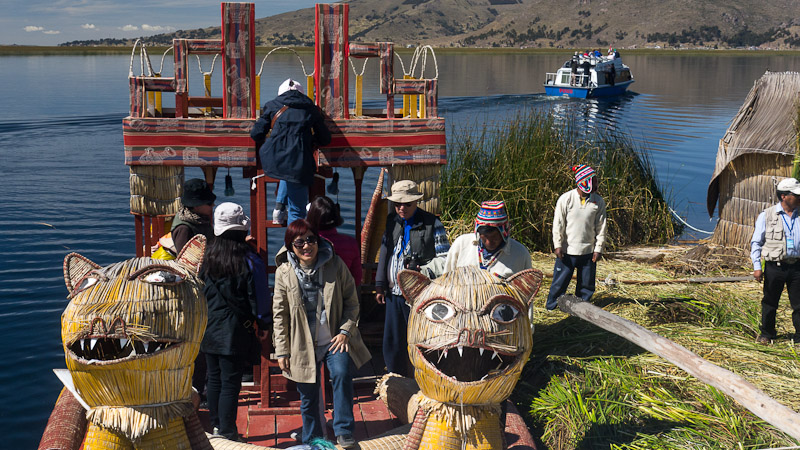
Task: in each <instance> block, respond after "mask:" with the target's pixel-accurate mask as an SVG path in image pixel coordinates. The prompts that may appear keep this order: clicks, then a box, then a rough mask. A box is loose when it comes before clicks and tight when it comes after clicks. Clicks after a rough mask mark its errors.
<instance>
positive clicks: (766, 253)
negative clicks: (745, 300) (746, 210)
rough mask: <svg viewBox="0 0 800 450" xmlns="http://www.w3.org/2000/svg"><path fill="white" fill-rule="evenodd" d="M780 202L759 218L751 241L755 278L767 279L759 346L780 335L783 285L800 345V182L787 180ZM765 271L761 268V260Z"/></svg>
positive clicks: (779, 190)
mask: <svg viewBox="0 0 800 450" xmlns="http://www.w3.org/2000/svg"><path fill="white" fill-rule="evenodd" d="M776 191H777V192H776V195H777V197H778V200H779V201H778V203H777V204H776V205H775V206H770V207H769V208H767V209H765V210H764V211H762V212H761V214H759V215H758V218H757V219H756V229H755V231H753V238H752V239H751V240H750V259H751V260H752V261H753V277H754V278H755V279H756V281H758V282H761V280H762V279H763V280H764V297H763V299H762V300H761V324H760V325H759V327H758V328H759V331H760V334H759V335H758V337H757V338H756V342H758V343H759V344H769V343H770V342H771V341H772V340H773V339H775V337H776V336H777V332H776V330H775V314H776V312H777V310H778V300H779V299H780V297H781V293H782V292H783V287H784V285H785V286H786V291H787V293H788V294H789V303H790V304H791V305H792V325H794V335H793V336H792V338H793V339H794V342H795V343H798V342H800V227H799V226H795V223H796V222H800V221H798V220H796V219H797V212H798V210H797V208H798V206H800V182H798V181H797V180H796V179H794V178H786V179H784V180H782V181H781V182H780V183H778V186H777V188H776ZM762 260H763V261H764V269H763V271H762V269H761V267H762V266H761V261H762Z"/></svg>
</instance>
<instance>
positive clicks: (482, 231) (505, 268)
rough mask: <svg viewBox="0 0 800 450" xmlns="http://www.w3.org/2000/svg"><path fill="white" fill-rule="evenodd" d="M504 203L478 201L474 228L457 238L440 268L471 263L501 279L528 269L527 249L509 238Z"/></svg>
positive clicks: (449, 269)
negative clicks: (472, 230)
mask: <svg viewBox="0 0 800 450" xmlns="http://www.w3.org/2000/svg"><path fill="white" fill-rule="evenodd" d="M510 228H511V226H510V224H509V222H508V213H507V212H506V204H505V203H504V202H502V201H490V202H483V203H481V208H480V210H478V215H477V217H475V231H474V232H472V233H466V234H462V235H461V236H459V237H457V238H456V240H455V241H454V242H453V245H452V246H450V251H449V252H447V260H446V261H445V263H444V271H445V272H449V271H451V270H455V269H456V268H457V267H466V266H475V267H480V268H481V269H484V270H488V271H489V272H491V273H493V274H494V275H497V276H499V277H502V278H508V277H510V276H511V275H514V274H515V273H517V272H519V271H521V270H525V269H530V268H531V267H532V265H531V252H530V251H528V249H527V248H526V247H525V246H524V245H522V244H521V243H520V242H519V241H517V240H516V239H513V238H511V237H510Z"/></svg>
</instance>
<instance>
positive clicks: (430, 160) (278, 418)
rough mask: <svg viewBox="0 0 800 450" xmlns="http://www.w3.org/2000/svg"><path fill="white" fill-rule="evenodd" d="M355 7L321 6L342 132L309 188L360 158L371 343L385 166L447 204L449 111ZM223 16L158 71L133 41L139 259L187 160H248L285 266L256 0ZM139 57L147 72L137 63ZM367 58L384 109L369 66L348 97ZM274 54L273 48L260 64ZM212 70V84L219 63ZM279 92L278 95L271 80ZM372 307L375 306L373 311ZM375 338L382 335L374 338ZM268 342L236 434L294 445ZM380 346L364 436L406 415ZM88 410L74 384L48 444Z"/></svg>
mask: <svg viewBox="0 0 800 450" xmlns="http://www.w3.org/2000/svg"><path fill="white" fill-rule="evenodd" d="M348 14H349V5H348V4H347V3H341V4H317V5H316V6H315V8H314V15H315V30H314V32H315V45H314V64H313V67H314V71H313V73H311V74H306V75H307V79H306V82H307V83H308V87H307V92H308V93H309V94H310V96H311V97H312V99H313V100H314V101H315V103H316V104H317V105H318V106H319V107H320V109H321V110H322V111H323V112H324V114H325V115H326V117H327V119H326V120H327V125H328V127H329V129H330V130H331V131H332V135H333V139H332V141H331V143H330V145H328V146H326V147H323V148H319V149H318V151H317V152H316V163H317V167H318V175H320V176H319V177H317V178H318V179H317V182H316V184H315V185H314V186H312V187H311V188H310V198H313V197H314V196H315V195H322V194H324V189H325V182H324V178H326V177H327V178H330V177H332V175H333V170H334V169H344V168H349V169H350V171H351V172H352V176H353V178H352V183H353V185H354V188H355V198H353V199H352V201H353V203H354V209H355V217H353V218H351V220H353V221H354V222H355V223H356V224H357V225H356V227H355V230H356V238H357V239H359V240H360V242H361V246H362V255H361V256H362V263H363V265H364V284H363V285H362V286H361V290H362V295H363V297H364V300H363V301H362V304H363V305H365V306H366V305H369V308H362V320H361V322H360V325H359V327H360V328H362V327H363V329H364V331H362V334H364V335H365V341H366V342H367V344H368V345H369V344H370V332H369V330H370V329H372V330H376V331H375V333H374V335H375V336H377V335H378V334H379V333H382V331H381V330H382V318H381V317H380V311H378V313H377V314H375V310H376V309H378V308H377V307H376V306H375V302H374V292H375V290H374V284H373V283H374V269H375V267H376V264H375V262H376V259H377V252H378V248H379V242H380V238H381V235H382V230H383V226H384V221H385V217H386V211H387V205H386V203H387V202H386V200H385V199H384V197H385V196H384V195H382V186H383V182H384V179H385V177H387V176H388V177H390V178H392V179H413V180H415V181H417V182H418V184H420V187H421V188H422V190H423V191H424V192H425V193H426V197H425V199H424V200H423V201H422V202H421V206H422V207H423V208H424V209H426V210H428V211H431V212H434V213H438V212H439V203H438V198H437V196H438V175H439V171H440V169H441V167H442V165H444V164H446V162H447V159H446V156H447V153H446V136H445V120H444V118H443V117H441V116H440V115H439V113H438V107H437V106H438V79H437V78H423V77H422V75H423V74H422V73H420V75H419V76H418V77H414V76H413V74H412V75H411V76H409V75H408V74H405V75H406V76H405V77H403V78H396V77H395V75H394V72H395V70H394V65H395V61H396V59H397V58H398V55H396V54H395V51H394V44H393V43H392V42H370V43H355V42H350V41H349V35H348ZM221 15H222V26H221V39H174V40H173V45H172V47H171V49H169V50H168V52H169V51H171V52H172V57H173V59H174V74H172V75H171V76H163V75H162V74H161V73H160V72H155V71H154V70H153V69H152V67H153V66H152V64H151V62H150V56H149V55H148V51H147V46H146V45H144V44H141V45H138V43H137V45H134V48H133V50H132V53H131V69H130V73H129V76H128V85H129V92H130V111H129V115H128V116H127V117H125V118H124V119H123V121H122V132H123V141H124V161H125V164H126V165H128V166H129V168H130V173H131V176H130V184H131V198H130V206H131V215H132V217H133V231H134V235H135V242H136V256H137V257H150V256H151V255H152V252H153V251H154V249H155V248H156V247H157V244H158V241H159V238H160V237H161V236H162V235H164V234H165V232H166V231H169V229H170V224H171V220H172V217H173V216H174V214H175V213H176V212H177V208H178V207H179V198H180V190H181V188H182V182H183V178H184V176H183V170H184V168H185V167H200V168H202V171H203V173H204V176H205V178H206V181H207V182H208V183H209V184H211V185H214V182H215V178H216V172H217V170H218V169H219V168H224V169H228V170H230V169H236V168H241V170H242V177H243V178H248V179H250V180H251V183H250V184H251V190H250V216H251V218H252V228H251V229H252V235H253V237H254V238H255V245H256V247H257V249H258V253H259V255H260V256H261V258H262V259H263V260H264V261H265V263H266V270H267V273H268V274H270V273H274V272H275V269H276V267H275V265H274V260H273V255H274V253H275V252H276V251H277V250H278V249H277V248H272V249H271V248H269V243H268V242H269V237H270V236H273V238H274V237H275V236H278V235H279V236H282V235H283V229H282V226H281V225H276V224H274V223H273V222H272V220H271V217H268V212H269V210H270V208H268V206H267V204H268V196H269V193H271V192H274V191H275V188H276V183H278V180H276V179H273V178H270V177H267V176H265V175H264V173H263V170H262V167H260V162H259V160H258V158H257V149H256V148H255V146H254V143H253V141H252V140H251V138H250V135H249V133H250V130H251V129H252V127H253V125H254V123H255V121H256V120H257V118H258V116H259V106H258V105H259V104H260V103H261V102H262V100H261V95H260V91H261V79H260V70H259V71H258V72H257V68H258V66H257V61H256V45H255V7H254V4H253V3H222V4H221ZM137 47H138V54H137ZM276 50H277V49H276ZM289 50H290V51H292V50H291V49H289ZM273 51H275V50H273ZM425 51H430V52H433V49H432V48H430V47H426V48H420V49H418V51H417V52H415V55H417V54H418V53H419V52H425ZM166 54H167V53H165V55H166ZM193 55H215V57H219V58H220V60H221V67H222V71H221V72H222V90H221V92H222V97H211V96H210V88H208V87H206V92H205V93H203V94H200V95H198V94H196V93H194V92H190V89H189V82H188V77H189V67H190V58H191V57H193ZM267 56H269V54H267ZM137 57H138V59H139V61H140V73H139V74H134V61H135V60H136V59H137ZM298 58H299V56H298ZM365 58H377V59H378V60H379V61H380V69H379V70H380V75H379V80H380V81H379V85H378V86H375V87H374V88H375V89H377V90H378V92H380V94H382V95H384V96H385V107H384V108H380V109H378V110H366V109H364V108H363V107H362V102H361V99H362V75H358V74H356V79H355V83H354V84H355V91H356V92H355V101H354V102H352V103H351V100H350V93H349V89H350V83H349V74H348V68H349V66H350V64H348V61H349V60H351V59H365ZM266 59H267V57H266V56H265V57H264V59H263V60H262V62H261V68H263V65H264V63H265V61H266ZM301 64H302V60H301ZM423 70H424V69H423ZM303 71H304V72H305V67H303ZM404 71H405V69H404ZM204 77H206V80H205V81H206V83H205V84H206V86H208V85H209V83H210V74H204ZM437 77H438V70H437ZM269 92H270V93H271V92H273V89H272V87H270V89H269ZM163 94H169V96H168V97H169V98H172V97H174V106H173V105H165V104H163V103H162V95H163ZM368 169H373V170H380V176H379V177H378V179H379V181H378V184H377V186H376V187H375V191H374V195H373V197H372V201H371V203H370V206H369V209H368V210H367V211H366V216H365V218H364V219H362V210H361V209H362V208H361V201H360V199H361V192H362V184H363V180H364V174H365V172H366V171H367V170H368ZM345 182H346V181H345ZM270 203H271V202H270ZM276 233H277V234H276ZM281 240H282V237H281ZM273 242H274V241H273ZM369 310H371V311H372V312H373V314H372V315H370V314H364V313H363V312H364V311H369ZM378 342H379V340H377V339H374V340H372V343H373V344H375V343H378ZM262 347H263V348H262V357H261V363H260V364H259V365H256V366H255V367H254V368H253V379H254V380H255V382H254V383H251V384H249V385H245V386H243V389H242V392H241V394H240V401H239V415H238V420H239V431H240V432H241V434H242V438H243V439H244V440H245V441H246V442H247V443H249V444H256V445H262V446H277V447H287V446H290V445H295V444H297V442H296V441H295V440H294V438H293V437H292V436H293V432H297V431H299V430H300V429H301V427H302V422H301V418H300V415H299V400H298V395H297V393H296V391H295V388H294V386H293V384H292V382H290V381H288V380H286V379H285V378H283V377H282V376H281V375H280V371H279V370H278V368H277V362H276V361H275V360H274V359H273V354H272V347H271V342H269V341H268V340H265V341H264V342H262ZM379 348H380V346H379V345H377V346H375V345H372V346H371V348H370V350H371V351H372V353H373V359H372V361H371V363H370V364H367V365H365V366H364V367H363V368H362V370H361V372H360V373H358V374H357V377H356V379H355V385H356V390H355V395H356V397H357V398H356V399H355V408H357V411H356V414H355V417H356V420H357V429H356V431H355V434H354V435H355V437H356V438H357V439H358V440H365V439H368V438H371V437H375V436H377V435H380V434H382V433H385V432H387V431H388V430H390V429H394V428H395V427H397V426H400V425H402V424H404V423H408V421H409V418H408V417H406V414H405V411H404V410H402V408H400V409H395V410H391V408H390V406H389V405H388V404H387V403H384V402H383V401H381V400H379V399H378V396H377V394H376V393H375V392H374V391H375V383H376V381H377V380H378V379H380V378H381V376H383V375H384V371H385V368H384V367H383V360H382V357H381V355H380V350H379ZM376 350H377V351H376ZM323 370H324V369H323ZM72 391H73V392H74V393H75V394H77V395H75V397H80V394H81V393H80V392H77V391H76V390H75V388H74V386H73V387H72ZM323 392H325V391H323ZM325 400H328V401H327V402H326V401H325ZM323 403H324V404H325V405H326V406H327V407H332V405H331V402H330V397H329V396H324V397H323ZM84 408H85V404H84V405H82V404H81V403H80V402H79V401H75V398H73V396H72V395H70V392H68V391H67V390H65V391H64V392H63V394H62V396H60V397H59V400H58V402H57V404H56V407H55V408H54V410H53V413H52V415H51V417H50V420H49V422H48V426H47V428H46V430H45V432H44V435H43V437H42V441H41V444H40V448H74V449H77V448H80V447H81V446H82V445H85V442H84V434H83V433H82V432H81V430H83V429H85V427H86V417H85V416H86V415H87V413H86V410H85V409H84ZM330 414H331V411H330V410H327V411H326V415H327V417H329V418H330ZM197 416H198V417H199V420H200V422H201V423H202V425H203V426H204V428H205V431H206V432H210V431H211V429H210V425H209V423H208V418H207V411H205V410H203V409H200V410H199V411H198V413H197ZM507 417H508V418H509V420H508V423H509V424H511V425H510V427H511V428H510V430H512V431H513V436H514V437H513V439H512V440H510V441H509V446H510V447H513V448H520V449H524V448H535V446H534V444H533V441H532V439H531V437H530V434H529V432H528V430H527V428H526V427H525V424H524V422H523V421H522V418H521V416H520V415H519V414H518V412H517V411H516V409H515V408H514V406H513V404H511V403H510V402H509V403H508V410H507ZM411 419H413V417H412V418H411ZM190 437H192V436H190ZM195 437H197V436H195ZM200 439H202V437H201V438H200ZM213 441H214V440H213V439H212V444H213ZM103 448H111V447H103ZM218 448H219V447H218ZM224 448H229V447H224Z"/></svg>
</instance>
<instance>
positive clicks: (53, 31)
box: [42, 30, 61, 34]
mask: <svg viewBox="0 0 800 450" xmlns="http://www.w3.org/2000/svg"><path fill="white" fill-rule="evenodd" d="M42 33H44V34H61V32H60V31H58V30H47V31H42Z"/></svg>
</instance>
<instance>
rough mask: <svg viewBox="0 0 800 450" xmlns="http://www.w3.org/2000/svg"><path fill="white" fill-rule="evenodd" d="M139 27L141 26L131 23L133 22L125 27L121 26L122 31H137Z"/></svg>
mask: <svg viewBox="0 0 800 450" xmlns="http://www.w3.org/2000/svg"><path fill="white" fill-rule="evenodd" d="M138 29H139V27H137V26H136V25H131V24H127V25H125V26H124V27H120V30H122V31H136V30H138Z"/></svg>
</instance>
